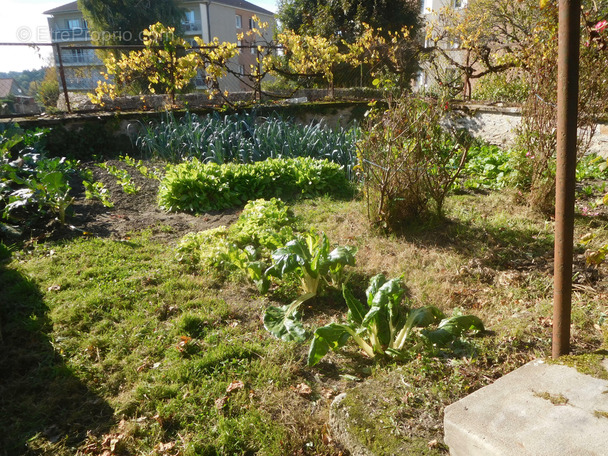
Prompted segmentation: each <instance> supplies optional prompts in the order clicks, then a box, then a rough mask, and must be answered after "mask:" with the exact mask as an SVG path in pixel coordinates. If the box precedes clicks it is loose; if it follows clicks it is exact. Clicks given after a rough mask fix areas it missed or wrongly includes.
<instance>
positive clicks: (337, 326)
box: [308, 274, 484, 366]
mask: <svg viewBox="0 0 608 456" xmlns="http://www.w3.org/2000/svg"><path fill="white" fill-rule="evenodd" d="M343 295H344V299H345V301H346V305H347V306H348V309H349V311H348V315H347V322H346V323H331V324H329V325H327V326H323V327H321V328H318V329H317V330H316V331H315V334H314V338H313V340H312V343H311V345H310V350H309V352H308V364H309V365H310V366H314V365H315V364H317V363H318V362H319V361H320V360H321V359H322V358H323V356H325V355H326V354H327V352H328V351H329V350H330V349H331V350H338V349H339V348H341V347H343V346H344V345H346V343H347V342H348V340H349V339H350V338H351V337H352V338H353V340H354V341H355V342H356V343H357V344H358V345H359V347H361V349H362V350H363V351H364V352H365V353H366V354H367V356H369V357H370V358H374V357H375V356H376V355H384V354H388V355H391V356H396V357H399V356H401V354H402V353H403V350H404V348H405V343H406V341H407V340H408V339H409V337H410V336H411V334H412V333H413V332H414V330H415V328H428V327H429V326H432V325H435V324H438V327H437V328H436V329H435V330H423V331H422V332H421V334H420V336H421V338H422V340H423V341H424V342H426V343H427V344H429V345H431V346H437V347H440V346H445V345H446V344H449V343H450V342H451V341H452V340H454V338H457V337H459V336H461V335H462V334H463V333H465V332H467V331H471V332H479V331H483V329H484V327H483V323H482V322H481V320H480V319H479V318H477V317H475V316H472V315H459V316H454V317H451V318H445V316H444V315H443V312H441V311H440V310H439V309H438V308H437V307H434V306H425V307H420V308H417V309H411V308H409V307H408V306H407V305H406V304H404V302H403V301H404V296H405V290H404V289H403V287H402V286H401V280H400V279H391V280H387V279H386V278H385V277H384V276H383V275H382V274H379V275H376V276H374V277H373V278H372V279H371V280H370V284H369V287H368V288H367V291H366V295H367V303H366V305H365V304H363V303H361V302H360V301H359V300H357V299H356V298H355V297H354V296H353V295H352V293H351V292H350V291H349V290H348V288H347V287H346V286H343Z"/></svg>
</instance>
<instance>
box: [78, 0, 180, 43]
mask: <svg viewBox="0 0 608 456" xmlns="http://www.w3.org/2000/svg"><path fill="white" fill-rule="evenodd" d="M78 8H79V9H80V11H82V14H83V15H84V17H85V19H86V20H87V24H88V26H89V29H90V30H91V31H93V32H97V33H95V34H93V35H94V36H96V37H97V38H98V39H97V40H95V43H96V44H140V43H141V42H142V39H141V38H142V36H141V32H142V31H143V30H144V29H147V28H148V27H149V26H150V25H151V24H156V23H157V22H162V23H163V24H164V25H166V26H169V27H175V28H176V29H177V30H179V29H180V27H181V20H182V18H183V15H184V13H183V11H182V10H181V9H180V8H179V7H178V6H177V3H176V2H175V1H174V0H154V1H153V2H150V1H148V2H142V1H140V0H78Z"/></svg>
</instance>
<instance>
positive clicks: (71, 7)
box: [44, 0, 274, 16]
mask: <svg viewBox="0 0 608 456" xmlns="http://www.w3.org/2000/svg"><path fill="white" fill-rule="evenodd" d="M211 2H212V3H219V4H220V5H226V6H232V7H233V8H237V9H243V10H247V11H253V12H254V13H260V14H268V15H270V16H273V15H274V13H273V12H272V11H268V10H267V9H264V8H262V7H260V6H258V5H254V4H253V3H251V2H248V1H246V0H211ZM188 3H192V2H188ZM197 3H203V2H200V1H199V2H197ZM73 11H78V2H70V3H67V4H65V5H62V6H58V7H57V8H53V9H50V10H48V11H45V12H44V14H50V15H54V14H58V13H70V12H73Z"/></svg>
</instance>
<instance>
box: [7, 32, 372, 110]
mask: <svg viewBox="0 0 608 456" xmlns="http://www.w3.org/2000/svg"><path fill="white" fill-rule="evenodd" d="M189 27H190V30H191V31H195V30H196V27H197V23H196V22H192V23H189ZM53 33H54V34H64V35H61V36H63V37H64V38H66V41H58V42H53V43H0V53H1V52H2V49H3V48H5V47H15V46H29V47H33V48H38V49H41V48H50V49H52V51H53V62H54V63H55V66H56V69H57V76H58V82H59V89H60V93H61V98H62V99H63V102H62V103H60V105H62V106H63V107H64V109H65V110H67V111H68V112H72V111H73V110H83V109H84V110H91V109H94V107H93V106H91V105H90V104H89V103H88V98H87V97H86V96H84V95H85V94H86V93H88V92H92V91H93V90H94V89H95V88H96V87H97V85H98V81H102V82H103V81H106V79H105V77H104V76H103V74H102V73H104V72H105V71H106V68H105V66H104V64H103V62H102V60H101V59H100V57H99V56H98V51H120V52H125V53H126V52H129V51H133V50H139V49H143V48H144V46H143V45H106V46H96V45H91V44H90V43H82V44H79V43H77V42H76V40H71V38H75V37H80V36H82V37H85V36H88V33H89V32H88V30H87V29H84V28H83V29H72V30H55V31H53ZM54 36H55V35H54ZM68 38H70V39H68ZM237 47H238V48H239V49H240V51H241V52H240V55H239V57H237V58H235V59H233V60H234V61H229V62H228V63H227V64H226V68H227V69H228V72H229V76H227V77H226V78H224V79H222V80H221V81H220V83H221V88H222V92H224V91H227V92H229V93H233V92H239V93H249V99H251V100H255V99H261V96H262V87H261V82H262V80H261V78H256V77H255V76H254V75H253V74H252V71H251V68H252V67H254V68H255V67H257V66H258V64H257V62H256V60H257V59H260V57H261V51H260V49H258V47H257V46H252V45H251V43H247V44H243V45H239V46H237ZM214 49H217V47H216V46H212V45H208V46H192V51H198V52H204V51H211V50H214ZM264 49H271V50H272V51H273V52H280V50H281V48H280V47H279V46H262V52H263V50H264ZM0 55H1V54H0ZM0 58H1V57H0ZM32 66H34V65H32ZM342 76H344V75H342ZM366 78H367V79H369V75H368V71H366V72H365V74H364V72H363V71H361V69H358V68H356V69H353V70H352V71H351V73H350V74H346V76H345V78H344V77H343V79H348V80H350V82H351V84H350V85H349V86H351V87H357V86H363V85H364V84H363V82H364V79H366ZM266 80H268V79H266ZM319 84H321V86H323V84H324V82H323V81H322V80H321V79H317V80H316V81H315V83H314V86H315V87H319ZM325 87H326V88H327V90H329V88H328V86H327V85H325ZM190 89H191V91H193V92H194V93H196V92H199V93H200V92H201V91H204V90H206V89H208V86H207V81H206V79H205V75H204V74H202V73H200V72H199V74H198V75H197V76H196V77H195V78H193V80H192V84H191V85H190ZM78 93H81V94H82V95H78ZM265 95H269V94H266V93H265ZM277 96H278V95H277ZM286 96H287V97H288V96H289V94H287V95H285V94H283V95H282V97H286ZM239 97H240V98H239V100H242V99H243V97H246V95H240V96H239ZM78 100H83V101H82V102H80V101H78ZM73 101H74V102H75V103H76V104H81V105H84V106H85V107H84V108H83V107H78V106H73V103H72V102H73ZM74 108H75V109H74ZM117 108H118V106H117Z"/></svg>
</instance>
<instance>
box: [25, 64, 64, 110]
mask: <svg viewBox="0 0 608 456" xmlns="http://www.w3.org/2000/svg"><path fill="white" fill-rule="evenodd" d="M30 89H31V90H33V91H34V98H35V99H36V102H37V103H38V104H40V105H42V106H44V107H45V108H57V100H58V99H59V82H58V81H57V70H56V69H55V66H49V67H47V68H46V70H45V73H44V79H43V80H42V81H41V82H35V81H34V82H32V84H31V85H30Z"/></svg>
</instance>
